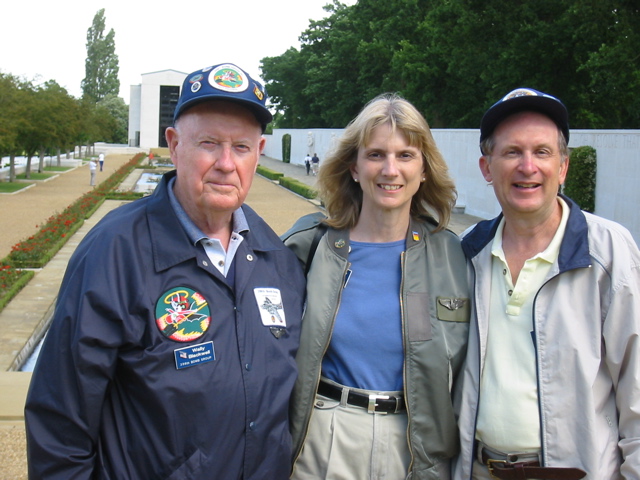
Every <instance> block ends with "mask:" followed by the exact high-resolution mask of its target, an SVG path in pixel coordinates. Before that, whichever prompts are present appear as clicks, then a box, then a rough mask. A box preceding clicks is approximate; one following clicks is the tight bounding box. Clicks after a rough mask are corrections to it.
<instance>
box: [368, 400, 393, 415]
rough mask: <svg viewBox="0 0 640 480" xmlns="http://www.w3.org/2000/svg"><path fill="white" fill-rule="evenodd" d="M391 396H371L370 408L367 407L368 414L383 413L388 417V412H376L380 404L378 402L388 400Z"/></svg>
mask: <svg viewBox="0 0 640 480" xmlns="http://www.w3.org/2000/svg"><path fill="white" fill-rule="evenodd" d="M388 399H389V395H369V406H368V407H367V412H369V413H381V414H382V415H386V414H387V412H378V411H376V407H377V406H378V404H377V403H376V400H388Z"/></svg>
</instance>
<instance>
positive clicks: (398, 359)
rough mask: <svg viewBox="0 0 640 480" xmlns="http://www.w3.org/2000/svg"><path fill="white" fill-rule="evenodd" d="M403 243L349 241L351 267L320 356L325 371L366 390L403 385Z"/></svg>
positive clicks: (385, 388)
mask: <svg viewBox="0 0 640 480" xmlns="http://www.w3.org/2000/svg"><path fill="white" fill-rule="evenodd" d="M404 249H405V241H404V240H399V241H397V242H389V243H367V242H353V241H352V242H351V251H350V253H349V262H350V263H351V266H350V273H349V274H348V280H347V282H346V285H345V286H344V288H343V290H342V300H341V302H340V306H339V309H338V314H337V317H336V321H335V325H334V327H333V335H332V337H331V343H330V345H329V349H328V350H327V353H326V354H325V356H324V359H323V361H322V372H323V375H324V376H325V377H327V378H329V379H331V380H333V381H335V382H338V383H340V384H342V385H346V386H349V387H356V388H362V389H365V390H380V391H396V390H402V386H403V380H402V368H403V362H404V348H403V341H402V320H401V312H400V283H401V273H402V272H401V264H400V259H401V255H402V252H403V251H404Z"/></svg>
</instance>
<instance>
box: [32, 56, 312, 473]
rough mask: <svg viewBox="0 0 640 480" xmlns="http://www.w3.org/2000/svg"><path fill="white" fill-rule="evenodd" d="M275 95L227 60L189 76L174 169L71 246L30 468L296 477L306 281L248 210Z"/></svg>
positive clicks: (35, 414) (44, 358)
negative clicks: (294, 409)
mask: <svg viewBox="0 0 640 480" xmlns="http://www.w3.org/2000/svg"><path fill="white" fill-rule="evenodd" d="M266 98H267V96H266V93H265V91H264V89H263V87H262V85H261V84H260V83H258V82H257V81H255V80H253V79H252V78H251V77H250V76H249V75H248V74H247V73H245V72H244V71H242V70H241V69H240V68H239V67H237V66H235V65H232V64H223V65H217V66H214V67H209V68H205V69H203V70H199V71H196V72H194V73H192V74H190V75H188V76H187V78H186V79H185V81H184V84H183V87H182V92H181V96H180V98H179V101H178V104H177V107H176V110H175V114H174V126H173V127H170V128H168V129H167V131H166V137H167V142H168V145H169V149H170V151H171V158H172V161H173V163H174V165H175V170H174V171H172V172H170V173H168V174H166V175H165V176H164V177H163V179H162V182H161V183H160V185H159V186H158V188H157V189H156V190H155V192H154V194H153V195H152V196H150V197H147V198H144V199H141V200H138V201H136V202H133V203H131V204H128V205H125V206H122V207H120V208H118V209H117V210H116V211H114V212H113V213H111V214H109V215H108V216H107V217H106V218H105V219H104V220H102V221H101V222H100V223H99V224H98V225H97V226H96V227H95V228H94V229H93V230H92V231H91V232H90V233H89V234H88V235H87V237H86V238H85V240H84V241H83V242H82V243H81V244H80V246H79V247H78V249H77V250H76V252H75V254H74V256H73V258H72V259H71V261H70V263H69V266H68V269H67V273H66V275H65V279H64V281H63V284H62V287H61V290H60V295H59V297H58V304H57V307H56V312H55V317H54V319H53V323H52V326H51V329H50V331H49V333H48V334H47V339H46V341H45V343H44V346H43V349H42V352H41V354H40V358H39V361H38V364H37V366H36V369H35V372H34V375H33V380H32V384H31V388H30V391H29V395H28V399H27V405H26V425H27V436H28V460H29V473H30V476H31V477H32V478H46V479H69V478H74V479H80V478H87V479H89V478H128V479H150V478H167V479H168V478H171V479H190V480H193V479H196V480H197V479H212V478H234V479H240V478H242V479H286V478H288V475H289V468H290V460H291V439H290V434H289V430H288V401H289V396H290V394H291V390H292V387H293V384H294V381H295V378H296V366H295V354H296V351H297V348H298V341H299V332H300V318H301V314H302V308H303V302H304V290H305V281H304V276H303V272H302V270H301V268H300V265H299V263H298V260H297V259H296V257H295V256H294V255H293V253H291V252H290V251H289V250H288V249H287V248H286V247H284V245H283V244H282V243H281V242H280V240H279V239H278V237H277V236H276V235H275V233H274V232H273V231H272V230H271V229H270V228H269V227H268V226H267V225H266V224H265V223H264V221H263V220H262V219H261V218H260V217H258V216H257V214H256V213H255V212H253V210H251V209H250V208H249V207H247V206H246V205H243V202H244V200H245V198H246V196H247V193H248V191H249V188H250V186H251V182H252V179H253V175H254V172H255V170H256V166H257V162H258V159H259V157H260V153H261V152H262V150H263V148H264V144H265V139H264V137H263V136H262V133H263V132H264V128H265V126H266V124H267V123H269V122H270V121H271V114H270V113H269V111H268V110H267V108H266V107H265V102H266Z"/></svg>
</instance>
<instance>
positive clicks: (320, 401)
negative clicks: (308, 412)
mask: <svg viewBox="0 0 640 480" xmlns="http://www.w3.org/2000/svg"><path fill="white" fill-rule="evenodd" d="M316 407H324V402H323V401H322V400H318V401H317V402H316Z"/></svg>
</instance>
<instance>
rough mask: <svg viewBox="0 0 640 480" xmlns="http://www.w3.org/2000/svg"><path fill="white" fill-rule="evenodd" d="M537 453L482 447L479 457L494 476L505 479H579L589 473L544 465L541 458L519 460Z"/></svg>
mask: <svg viewBox="0 0 640 480" xmlns="http://www.w3.org/2000/svg"><path fill="white" fill-rule="evenodd" d="M479 448H482V447H479ZM535 455H536V454H527V453H522V454H518V453H514V454H499V453H498V452H495V451H493V450H488V449H487V448H482V451H481V452H480V455H479V457H481V458H482V463H483V464H485V465H486V466H487V468H488V469H489V473H490V474H491V476H492V477H494V478H501V479H503V480H527V479H536V480H579V479H581V478H583V477H584V476H585V475H586V474H587V472H585V471H584V470H580V469H579V468H565V467H542V466H540V461H539V460H532V461H518V460H519V459H523V460H524V459H525V458H531V457H532V456H535ZM496 457H497V458H496Z"/></svg>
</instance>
